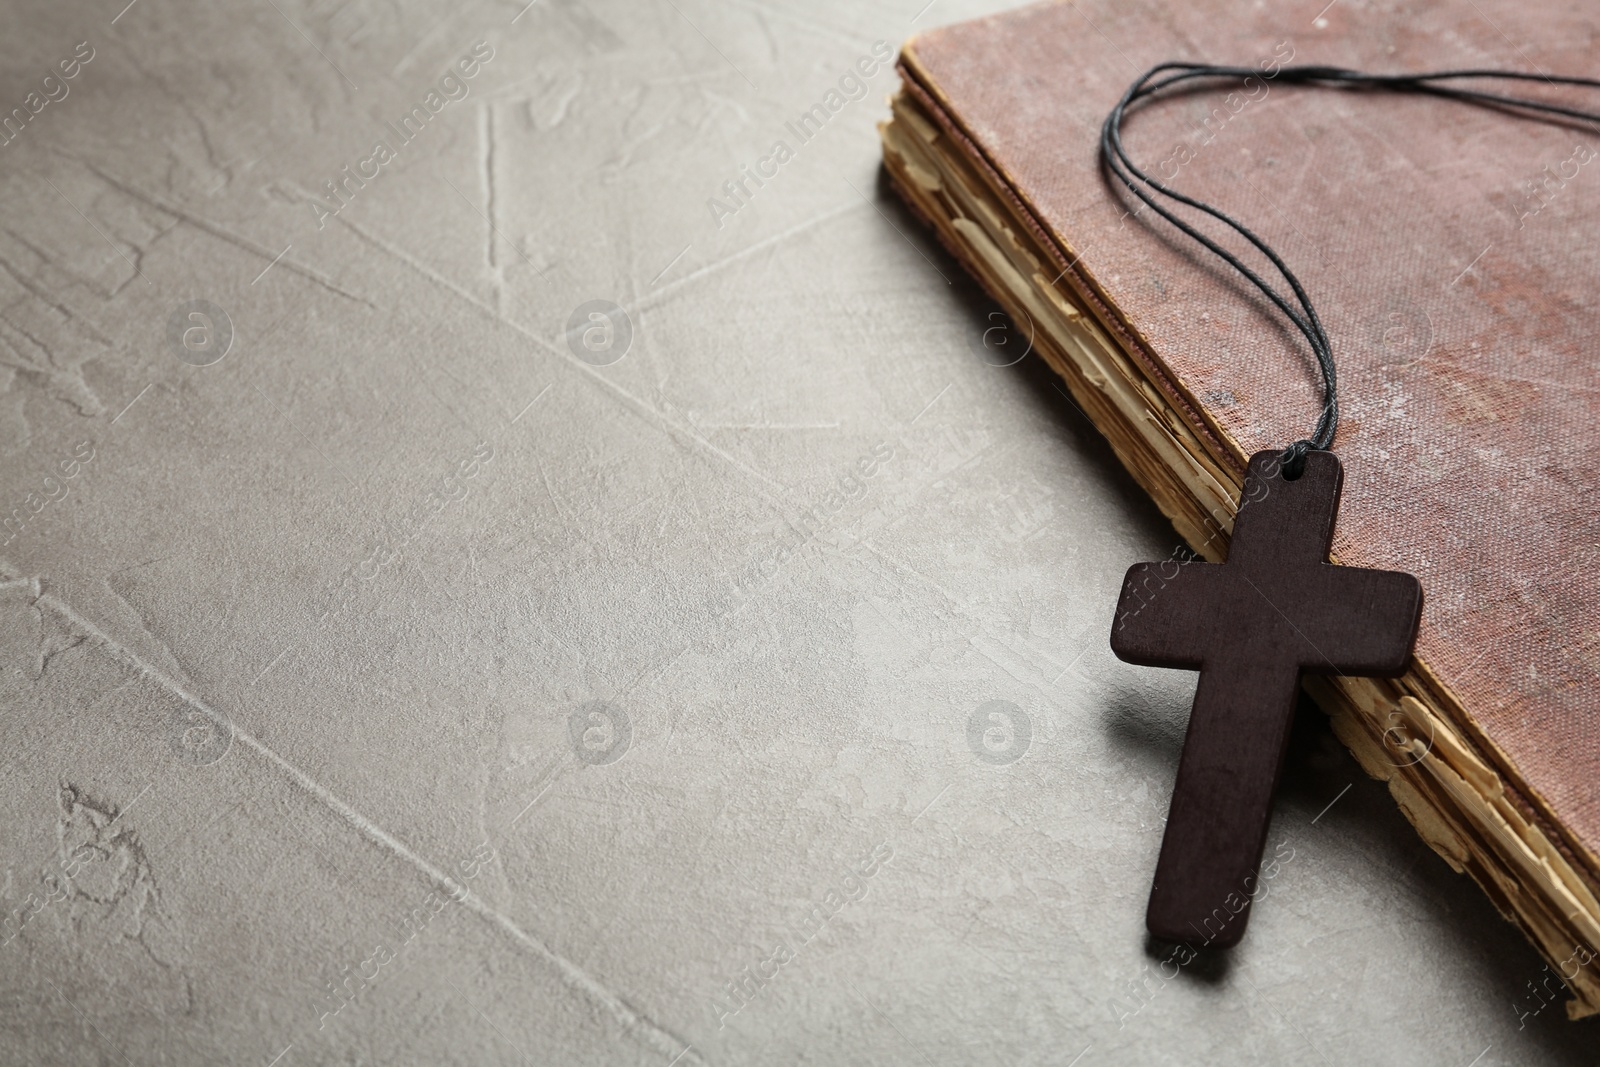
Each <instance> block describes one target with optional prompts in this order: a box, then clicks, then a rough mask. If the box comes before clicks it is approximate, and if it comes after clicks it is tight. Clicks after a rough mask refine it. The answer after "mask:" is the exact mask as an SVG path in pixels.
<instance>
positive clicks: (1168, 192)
mask: <svg viewBox="0 0 1600 1067" xmlns="http://www.w3.org/2000/svg"><path fill="white" fill-rule="evenodd" d="M1169 71H1170V72H1173V73H1168V72H1169ZM1163 74H1166V77H1158V76H1160V75H1163ZM1262 77H1263V75H1262V74H1261V72H1260V71H1258V70H1255V69H1254V68H1252V67H1229V66H1217V65H1215V64H1211V63H1179V62H1169V63H1158V64H1157V65H1155V66H1153V67H1151V68H1150V69H1149V70H1147V71H1145V72H1144V74H1143V75H1142V76H1140V77H1139V79H1138V80H1137V81H1135V82H1134V83H1133V84H1132V85H1130V86H1128V91H1127V92H1125V93H1123V94H1122V99H1121V100H1118V101H1117V105H1116V107H1114V108H1112V109H1111V113H1110V114H1109V115H1107V116H1106V121H1105V124H1104V125H1103V126H1102V127H1101V130H1100V157H1101V159H1102V161H1103V162H1104V163H1105V165H1106V167H1107V169H1109V170H1110V171H1111V173H1112V174H1114V175H1116V177H1117V178H1118V179H1119V180H1120V181H1121V182H1122V184H1123V185H1125V186H1127V187H1128V189H1129V190H1130V191H1131V192H1132V193H1133V195H1134V196H1136V197H1138V198H1139V199H1140V200H1142V201H1143V202H1144V203H1145V204H1146V205H1147V206H1149V207H1150V208H1153V209H1154V210H1155V212H1156V214H1158V215H1160V216H1161V217H1162V218H1164V219H1166V220H1167V221H1168V222H1170V223H1172V224H1173V225H1174V226H1176V227H1177V228H1178V229H1180V230H1182V231H1183V232H1184V233H1186V234H1188V235H1189V236H1190V237H1192V238H1193V239H1194V240H1196V241H1198V242H1200V244H1202V245H1203V246H1205V248H1206V249H1207V250H1208V251H1210V252H1212V253H1213V254H1215V255H1217V256H1219V257H1221V258H1222V259H1223V260H1224V261H1225V262H1226V263H1227V264H1228V265H1229V266H1231V267H1233V268H1234V269H1235V270H1237V271H1238V272H1239V273H1240V274H1242V275H1244V277H1245V278H1246V279H1248V280H1249V281H1250V283H1251V284H1252V285H1254V286H1255V287H1256V288H1257V289H1259V290H1261V292H1262V293H1264V294H1266V296H1267V299H1269V300H1271V301H1272V303H1273V304H1274V305H1276V306H1277V308H1278V310H1280V311H1282V312H1283V313H1284V314H1285V315H1286V316H1288V318H1289V321H1290V322H1292V323H1294V326H1295V328H1296V329H1297V330H1299V331H1300V334H1301V336H1303V337H1304V338H1305V339H1306V343H1307V344H1309V345H1310V346H1311V352H1312V355H1314V356H1315V357H1316V359H1317V366H1318V368H1319V369H1320V370H1321V372H1322V413H1321V414H1320V415H1319V416H1318V417H1317V424H1316V426H1315V428H1314V429H1313V430H1312V432H1311V436H1310V437H1306V438H1302V439H1301V440H1298V441H1295V442H1293V443H1291V444H1290V445H1289V446H1288V447H1286V448H1285V449H1284V450H1283V452H1282V454H1281V456H1280V460H1281V462H1282V464H1283V469H1284V472H1285V474H1286V475H1287V476H1288V477H1289V478H1291V479H1294V478H1298V477H1299V476H1300V473H1301V472H1302V471H1303V470H1304V469H1305V460H1306V455H1307V453H1309V452H1310V451H1311V450H1313V449H1318V450H1326V449H1328V448H1330V447H1331V446H1332V445H1333V435H1334V433H1335V431H1336V430H1338V428H1339V380H1338V373H1337V369H1336V368H1335V366H1334V362H1333V343H1332V341H1330V340H1329V338H1328V331H1327V330H1326V329H1325V328H1324V327H1323V325H1322V320H1321V319H1319V318H1318V317H1317V310H1316V308H1315V307H1314V306H1313V305H1312V303H1311V297H1310V296H1308V295H1307V294H1306V291H1305V288H1304V287H1303V286H1302V285H1301V284H1300V279H1298V278H1297V277H1295V274H1294V272H1293V271H1292V270H1290V269H1289V266H1288V264H1286V263H1285V262H1284V261H1283V259H1282V258H1281V257H1280V256H1279V255H1278V253H1276V252H1274V251H1273V250H1272V247H1271V246H1270V245H1268V244H1267V243H1266V242H1265V241H1263V240H1262V239H1261V238H1260V237H1259V236H1257V235H1256V234H1255V233H1254V232H1252V231H1251V230H1250V229H1249V228H1248V227H1246V226H1245V225H1244V224H1243V223H1241V222H1239V221H1238V220H1236V219H1234V218H1232V217H1231V216H1229V215H1228V214H1226V213H1225V212H1223V211H1221V210H1220V209H1218V208H1216V207H1213V206H1212V205H1210V204H1207V203H1205V202H1204V201H1201V200H1197V199H1195V198H1194V197H1192V196H1187V195H1185V194H1183V193H1180V192H1178V191H1177V190H1176V189H1173V188H1171V187H1170V186H1167V185H1164V184H1163V183H1161V182H1159V181H1157V180H1156V179H1154V178H1152V177H1151V176H1150V175H1149V174H1147V173H1145V172H1144V171H1143V170H1141V169H1140V168H1139V166H1138V164H1136V163H1134V162H1133V160H1132V159H1131V158H1130V157H1129V155H1128V152H1127V150H1126V149H1125V148H1123V146H1122V122H1123V119H1124V118H1125V117H1126V115H1127V112H1128V108H1129V107H1130V106H1131V105H1133V104H1135V103H1137V102H1139V101H1141V100H1148V99H1149V98H1150V97H1153V96H1155V95H1156V94H1158V93H1160V92H1161V91H1162V90H1164V89H1169V88H1171V87H1172V86H1174V85H1179V84H1182V83H1184V82H1192V81H1194V80H1195V79H1198V78H1257V79H1260V78H1262ZM1480 78H1486V79H1494V78H1499V79H1504V80H1507V81H1521V82H1544V83H1546V84H1548V85H1578V86H1584V87H1586V88H1600V80H1596V79H1593V78H1574V77H1564V76H1559V75H1544V74H1530V73H1527V72H1524V71H1514V70H1441V71H1434V72H1431V73H1419V74H1369V73H1367V72H1365V71H1359V70H1346V69H1344V68H1342V67H1324V66H1299V67H1282V68H1280V69H1279V71H1278V72H1277V74H1275V75H1273V76H1272V80H1274V81H1280V82H1286V83H1289V84H1291V85H1317V86H1322V87H1329V88H1338V89H1367V90H1392V91H1395V92H1408V93H1426V94H1429V95H1431V96H1442V97H1446V98H1449V99H1452V100H1464V101H1468V102H1470V103H1476V104H1483V105H1487V106H1491V107H1502V108H1507V109H1511V110H1512V111H1513V113H1516V112H1517V111H1519V110H1524V111H1531V112H1535V113H1542V114H1546V115H1559V116H1561V117H1563V118H1571V119H1583V120H1586V121H1588V122H1591V123H1600V112H1594V111H1585V110H1583V109H1581V108H1573V107H1565V106H1562V105H1560V104H1552V103H1547V102H1545V101H1542V100H1534V99H1531V98H1528V97H1519V96H1506V95H1503V94H1500V93H1491V92H1484V91H1482V90H1479V89H1470V88H1463V87H1460V86H1456V85H1453V84H1448V83H1452V82H1458V81H1463V80H1467V79H1480ZM1596 132H1597V133H1600V130H1597V131H1596ZM1147 190H1153V191H1154V192H1155V193H1156V194H1158V195H1159V196H1164V197H1166V198H1168V199H1169V200H1173V201H1175V202H1177V203H1180V204H1184V205H1187V206H1188V207H1192V208H1194V209H1196V210H1198V211H1201V212H1204V213H1205V214H1207V215H1210V216H1211V217H1212V218H1214V219H1217V220H1218V221H1220V222H1222V223H1224V224H1225V225H1227V226H1228V227H1229V228H1231V229H1232V230H1233V231H1234V232H1236V233H1237V234H1239V235H1240V236H1241V237H1243V238H1244V239H1245V240H1247V241H1249V242H1250V243H1251V244H1252V245H1254V246H1255V248H1256V249H1257V250H1258V251H1260V252H1261V254H1262V255H1264V256H1266V257H1267V259H1268V260H1269V261H1270V262H1271V263H1272V266H1273V268H1274V269H1275V270H1276V271H1277V272H1278V274H1279V275H1280V276H1281V277H1282V278H1283V280H1284V281H1286V282H1288V284H1289V288H1290V290H1292V294H1287V295H1286V294H1284V293H1282V292H1280V291H1279V290H1278V289H1277V288H1275V287H1274V286H1273V285H1272V283H1270V282H1268V281H1267V280H1266V279H1265V278H1263V277H1262V276H1261V275H1260V274H1258V273H1257V272H1256V271H1255V270H1253V269H1251V268H1250V267H1249V266H1247V265H1246V264H1245V263H1244V262H1243V261H1242V260H1241V259H1240V258H1239V257H1238V256H1236V255H1235V254H1234V253H1232V252H1230V251H1228V250H1227V249H1226V248H1224V247H1222V245H1220V244H1219V243H1217V242H1216V241H1215V240H1213V239H1212V238H1210V237H1208V236H1206V235H1205V234H1204V233H1201V232H1200V231H1199V230H1198V229H1196V228H1195V227H1194V226H1193V225H1191V224H1190V223H1188V222H1185V221H1184V220H1183V219H1181V218H1179V217H1178V216H1177V215H1175V214H1174V213H1173V212H1172V211H1170V210H1168V209H1167V208H1165V207H1163V206H1162V205H1161V204H1159V203H1157V202H1156V199H1155V197H1153V196H1151V195H1150V192H1149V191H1147ZM1291 297H1292V298H1291Z"/></svg>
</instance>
